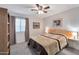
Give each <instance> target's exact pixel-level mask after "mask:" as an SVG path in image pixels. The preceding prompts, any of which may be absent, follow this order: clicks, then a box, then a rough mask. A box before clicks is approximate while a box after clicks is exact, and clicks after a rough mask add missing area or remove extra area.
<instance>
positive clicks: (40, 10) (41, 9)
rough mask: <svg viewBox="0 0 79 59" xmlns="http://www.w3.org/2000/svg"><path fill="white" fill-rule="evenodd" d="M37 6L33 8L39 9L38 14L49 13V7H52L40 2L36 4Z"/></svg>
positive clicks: (34, 9)
mask: <svg viewBox="0 0 79 59" xmlns="http://www.w3.org/2000/svg"><path fill="white" fill-rule="evenodd" d="M35 5H36V7H35V8H33V9H31V10H32V11H37V13H38V14H42V13H47V12H48V11H47V9H49V8H50V7H49V6H48V5H47V6H45V5H40V4H35Z"/></svg>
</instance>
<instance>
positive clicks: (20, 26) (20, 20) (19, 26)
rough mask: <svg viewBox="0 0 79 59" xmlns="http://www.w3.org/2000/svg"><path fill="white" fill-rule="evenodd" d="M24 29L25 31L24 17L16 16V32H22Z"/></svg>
mask: <svg viewBox="0 0 79 59" xmlns="http://www.w3.org/2000/svg"><path fill="white" fill-rule="evenodd" d="M24 31H25V19H24V18H16V32H24Z"/></svg>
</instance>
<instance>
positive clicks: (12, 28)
mask: <svg viewBox="0 0 79 59" xmlns="http://www.w3.org/2000/svg"><path fill="white" fill-rule="evenodd" d="M10 44H11V45H13V44H16V31H15V17H14V16H11V17H10Z"/></svg>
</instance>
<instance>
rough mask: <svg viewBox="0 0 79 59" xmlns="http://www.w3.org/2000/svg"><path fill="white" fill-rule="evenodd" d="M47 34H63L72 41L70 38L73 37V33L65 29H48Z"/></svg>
mask: <svg viewBox="0 0 79 59" xmlns="http://www.w3.org/2000/svg"><path fill="white" fill-rule="evenodd" d="M48 33H50V34H52V33H55V34H63V35H65V36H66V37H67V38H68V39H72V37H73V32H70V31H67V30H65V29H52V28H49V29H48Z"/></svg>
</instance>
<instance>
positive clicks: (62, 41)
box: [44, 33, 67, 49]
mask: <svg viewBox="0 0 79 59" xmlns="http://www.w3.org/2000/svg"><path fill="white" fill-rule="evenodd" d="M44 36H46V37H50V38H55V39H56V40H58V41H59V42H60V47H61V49H63V48H64V47H65V46H66V45H67V38H66V37H65V36H63V35H61V34H60V35H56V34H47V33H45V34H44Z"/></svg>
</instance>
